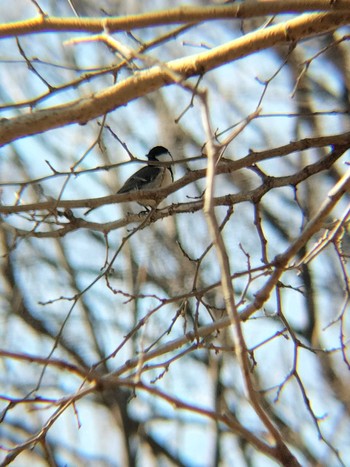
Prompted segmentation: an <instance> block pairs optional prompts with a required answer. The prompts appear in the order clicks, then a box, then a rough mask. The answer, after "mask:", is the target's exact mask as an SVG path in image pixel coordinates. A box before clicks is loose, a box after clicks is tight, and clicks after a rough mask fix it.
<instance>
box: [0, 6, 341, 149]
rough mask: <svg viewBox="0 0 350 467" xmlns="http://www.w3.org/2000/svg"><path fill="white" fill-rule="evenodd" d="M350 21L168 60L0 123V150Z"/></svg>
mask: <svg viewBox="0 0 350 467" xmlns="http://www.w3.org/2000/svg"><path fill="white" fill-rule="evenodd" d="M336 5H338V2H337V3H336ZM75 21H77V20H75ZM349 22H350V11H349V12H348V13H345V12H343V13H341V14H340V13H320V14H310V15H303V16H301V17H298V18H295V19H292V20H290V21H287V22H285V23H283V24H278V25H276V26H272V27H270V28H267V29H262V30H259V31H256V32H253V33H250V34H247V35H245V36H244V37H241V38H239V39H236V40H234V41H231V42H228V43H227V44H224V45H222V46H219V47H215V48H213V49H211V50H209V51H206V52H203V53H201V54H198V55H195V56H191V57H186V58H181V59H178V60H173V61H171V62H169V63H168V64H166V65H164V66H155V67H152V68H150V69H147V70H145V71H142V72H139V73H136V74H134V75H133V76H131V77H129V78H127V79H125V80H124V81H121V82H120V83H118V84H116V85H114V86H111V87H109V88H106V89H105V90H103V91H101V92H98V93H96V94H95V95H93V96H91V97H88V98H84V99H78V100H76V101H74V102H71V103H69V104H63V105H59V106H56V107H52V108H50V109H44V110H38V111H36V112H33V113H30V114H26V115H21V116H19V117H15V118H11V119H3V120H2V121H1V127H0V146H3V145H5V144H8V143H9V142H11V141H14V140H16V139H19V138H23V137H24V136H29V135H34V134H37V133H42V132H44V131H47V130H51V129H54V128H59V127H61V126H65V125H69V124H72V123H80V124H85V123H86V122H88V121H89V120H91V119H94V118H97V117H99V116H101V115H105V114H106V113H108V112H111V111H113V110H115V109H117V108H118V107H120V106H123V105H125V104H127V103H128V102H130V101H132V100H134V99H137V98H139V97H142V96H145V95H147V94H149V93H150V92H153V91H156V90H157V89H159V88H161V87H163V86H167V85H169V84H173V83H174V76H173V73H175V74H176V76H178V77H181V79H183V80H185V79H187V78H190V77H192V76H198V75H203V74H204V73H206V72H208V71H210V70H213V69H215V68H217V67H219V66H221V65H223V64H225V63H228V62H232V61H234V60H238V59H240V58H242V57H244V56H247V55H249V54H252V53H255V52H257V51H259V50H263V49H266V48H268V47H272V46H274V45H277V44H282V43H288V42H291V41H292V42H293V41H297V40H300V39H304V38H307V37H310V36H313V35H315V34H321V33H325V32H327V31H330V30H334V29H336V28H337V27H338V26H341V25H345V24H347V23H349Z"/></svg>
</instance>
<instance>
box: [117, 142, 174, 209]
mask: <svg viewBox="0 0 350 467" xmlns="http://www.w3.org/2000/svg"><path fill="white" fill-rule="evenodd" d="M146 157H147V159H148V164H147V165H146V167H143V168H142V169H140V170H138V171H137V172H135V173H134V174H133V175H131V177H130V178H128V179H127V181H126V182H125V183H124V185H123V186H122V187H121V188H120V190H119V191H118V193H129V192H131V191H138V190H156V189H160V188H164V187H166V186H168V185H170V184H171V183H172V182H173V181H174V175H173V171H172V169H171V166H170V165H169V166H166V165H162V164H161V165H157V162H163V161H162V160H161V159H163V160H164V162H166V161H167V159H168V161H169V159H170V160H173V158H172V156H171V154H170V152H169V151H168V150H167V149H166V148H164V147H163V146H155V147H154V148H152V149H151V150H150V151H149V153H148V154H147V156H146ZM138 203H139V204H141V205H142V206H145V207H156V206H157V204H158V202H157V201H156V200H154V199H142V200H140V201H138Z"/></svg>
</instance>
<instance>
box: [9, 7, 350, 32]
mask: <svg viewBox="0 0 350 467" xmlns="http://www.w3.org/2000/svg"><path fill="white" fill-rule="evenodd" d="M349 8H350V1H349V0H336V1H330V0H307V1H305V0H284V1H283V2H276V1H275V0H265V1H263V2H259V3H255V2H254V3H250V2H249V3H248V2H247V3H243V4H239V5H236V4H235V5H216V6H213V5H209V6H204V7H192V6H180V7H177V8H173V9H166V10H159V11H152V12H149V13H142V14H136V15H128V16H120V17H108V18H103V19H97V18H55V17H49V16H45V15H40V16H38V17H37V18H32V19H28V20H25V21H18V22H14V23H7V24H2V25H0V37H13V36H21V35H24V34H31V33H33V32H36V33H39V32H41V33H44V32H58V31H62V32H65V31H69V32H74V31H75V32H90V33H99V32H101V31H103V30H108V31H109V32H117V31H132V30H133V29H138V28H148V27H154V26H162V25H164V24H181V23H193V22H201V21H213V20H219V19H223V20H227V19H228V18H233V19H235V18H238V19H245V18H256V17H258V16H265V15H276V14H289V13H305V12H311V11H336V12H342V13H344V12H348V11H349Z"/></svg>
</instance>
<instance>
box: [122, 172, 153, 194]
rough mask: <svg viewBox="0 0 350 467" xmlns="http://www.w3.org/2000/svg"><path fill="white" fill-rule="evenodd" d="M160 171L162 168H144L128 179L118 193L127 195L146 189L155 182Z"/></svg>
mask: <svg viewBox="0 0 350 467" xmlns="http://www.w3.org/2000/svg"><path fill="white" fill-rule="evenodd" d="M160 171H161V168H159V167H154V166H146V167H143V168H142V169H140V170H138V171H137V172H135V173H134V175H132V176H131V177H130V178H128V179H127V181H126V182H125V183H124V185H123V186H122V187H121V189H120V190H119V191H118V193H127V192H129V191H135V190H142V189H143V188H146V187H147V185H148V184H149V183H152V182H153V180H155V179H156V178H157V177H158V175H159V173H160Z"/></svg>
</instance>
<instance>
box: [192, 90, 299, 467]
mask: <svg viewBox="0 0 350 467" xmlns="http://www.w3.org/2000/svg"><path fill="white" fill-rule="evenodd" d="M199 95H200V98H201V103H202V110H203V112H202V115H203V125H204V129H205V132H206V135H207V156H208V162H207V176H206V191H205V199H204V213H205V215H206V218H207V222H208V226H209V230H210V232H211V235H212V238H213V243H214V245H215V247H216V252H217V257H218V260H219V264H220V269H221V285H222V291H223V296H224V301H225V307H226V311H227V314H228V316H229V319H230V322H231V326H232V331H233V341H234V348H235V352H236V355H237V359H238V362H239V365H240V368H241V371H242V374H243V381H244V385H245V388H246V391H247V395H248V398H249V401H250V402H251V404H252V406H253V408H254V410H255V412H256V414H257V416H258V417H259V418H260V420H261V422H262V423H263V424H264V425H265V427H266V428H267V430H268V431H269V432H270V434H271V435H272V437H273V439H274V440H275V443H276V452H275V454H276V458H278V459H279V460H281V461H282V460H283V462H287V463H288V465H290V466H297V465H299V463H298V461H297V460H296V458H295V457H294V456H293V455H292V454H291V452H290V451H289V449H288V448H287V446H286V445H285V443H284V441H283V439H282V437H281V434H280V433H279V431H278V430H277V429H276V427H275V426H274V424H273V423H272V421H271V420H270V418H269V416H268V415H267V413H266V412H265V410H264V409H263V407H262V405H261V403H260V400H259V397H258V394H257V392H256V391H255V389H254V386H253V382H252V378H251V373H250V365H249V359H248V351H247V346H246V343H245V339H244V335H243V330H242V326H241V320H240V317H239V313H238V310H237V306H236V303H235V297H234V290H233V285H232V282H231V272H230V261H229V256H228V254H227V250H226V247H225V243H224V240H223V237H222V235H221V232H220V228H219V224H218V221H217V218H216V215H215V211H214V202H213V199H214V183H215V167H216V162H217V159H218V158H219V157H220V155H221V152H222V149H221V147H220V146H217V145H215V143H214V140H213V136H212V135H213V132H212V129H211V124H210V115H209V108H208V102H207V94H206V92H205V91H202V92H201V93H200V94H199Z"/></svg>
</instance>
